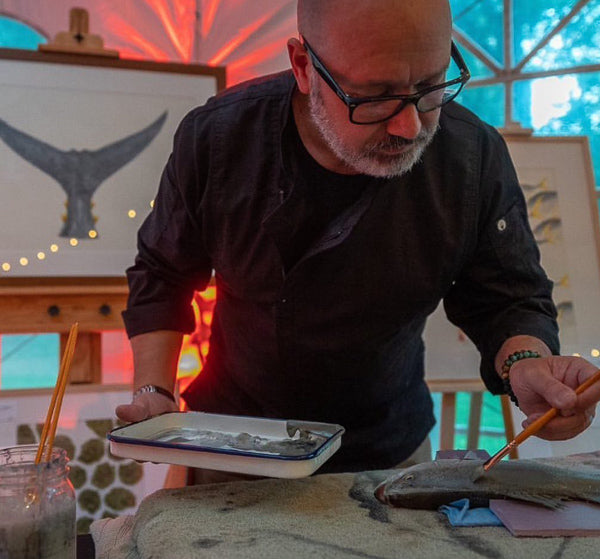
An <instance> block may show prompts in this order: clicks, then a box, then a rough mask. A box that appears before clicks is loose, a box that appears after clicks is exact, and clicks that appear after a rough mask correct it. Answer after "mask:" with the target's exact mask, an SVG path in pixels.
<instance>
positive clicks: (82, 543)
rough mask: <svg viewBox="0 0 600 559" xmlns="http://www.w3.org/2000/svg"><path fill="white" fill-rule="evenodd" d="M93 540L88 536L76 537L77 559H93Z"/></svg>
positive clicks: (80, 535)
mask: <svg viewBox="0 0 600 559" xmlns="http://www.w3.org/2000/svg"><path fill="white" fill-rule="evenodd" d="M95 557H96V550H95V548H94V540H93V539H92V536H91V535H90V534H79V535H78V536H77V559H95Z"/></svg>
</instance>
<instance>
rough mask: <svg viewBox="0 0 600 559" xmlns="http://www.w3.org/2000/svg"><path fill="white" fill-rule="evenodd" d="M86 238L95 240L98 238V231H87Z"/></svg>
mask: <svg viewBox="0 0 600 559" xmlns="http://www.w3.org/2000/svg"><path fill="white" fill-rule="evenodd" d="M88 236H89V237H90V239H95V238H96V237H97V236H98V231H96V230H95V229H90V231H88Z"/></svg>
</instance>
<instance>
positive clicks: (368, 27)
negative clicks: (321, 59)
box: [298, 0, 452, 52]
mask: <svg viewBox="0 0 600 559" xmlns="http://www.w3.org/2000/svg"><path fill="white" fill-rule="evenodd" d="M451 30H452V20H451V15H450V6H449V3H448V0H298V31H299V33H300V34H301V35H303V36H304V37H306V38H307V39H308V41H309V42H310V43H311V45H313V46H315V48H319V52H323V51H324V49H327V48H328V44H329V43H331V42H334V43H335V44H336V47H337V48H339V47H347V46H349V45H351V44H353V43H354V44H356V42H357V41H368V40H369V38H373V37H374V36H382V35H383V36H387V37H389V38H390V40H398V39H402V38H405V39H406V43H408V42H409V41H410V42H413V44H414V42H415V41H416V42H417V43H419V44H427V43H428V42H429V41H431V40H432V39H434V40H435V39H437V40H445V41H446V44H447V45H448V48H449V45H450V40H451Z"/></svg>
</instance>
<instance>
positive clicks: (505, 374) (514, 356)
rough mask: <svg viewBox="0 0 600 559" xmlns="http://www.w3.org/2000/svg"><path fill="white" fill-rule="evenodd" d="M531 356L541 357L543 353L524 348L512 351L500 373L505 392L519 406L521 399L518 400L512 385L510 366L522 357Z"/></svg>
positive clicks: (527, 357)
mask: <svg viewBox="0 0 600 559" xmlns="http://www.w3.org/2000/svg"><path fill="white" fill-rule="evenodd" d="M531 357H533V358H535V357H541V355H540V354H539V353H538V352H537V351H531V350H526V349H522V350H521V351H515V352H514V353H511V354H510V355H509V356H508V358H507V359H506V361H504V364H503V365H502V372H501V373H500V376H501V377H502V385H503V386H504V393H505V394H507V395H508V397H509V398H510V399H511V401H512V402H513V403H514V404H515V406H517V407H518V406H519V400H517V397H516V396H515V393H514V392H513V389H512V386H511V385H510V368H511V367H512V366H513V365H514V364H515V363H516V362H517V361H520V360H521V359H529V358H531Z"/></svg>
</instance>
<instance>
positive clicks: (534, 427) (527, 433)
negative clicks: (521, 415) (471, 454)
mask: <svg viewBox="0 0 600 559" xmlns="http://www.w3.org/2000/svg"><path fill="white" fill-rule="evenodd" d="M599 380H600V369H599V370H598V371H596V374H594V375H592V376H591V377H590V378H588V379H587V380H586V381H584V382H583V383H581V384H580V385H579V386H578V387H577V389H576V390H575V394H581V393H582V392H583V391H584V390H587V389H588V388H589V387H590V386H592V384H594V383H596V382H598V381H599ZM557 413H558V410H557V409H556V408H551V409H549V410H548V411H547V412H546V413H545V414H544V415H542V417H540V418H538V419H536V420H535V421H534V422H533V423H532V424H531V425H529V426H528V427H527V428H526V429H524V430H523V431H521V432H520V433H519V434H518V435H517V436H516V437H515V438H514V439H513V440H512V441H510V442H509V443H508V444H507V445H506V446H505V447H504V448H502V449H501V450H500V451H498V452H497V453H496V454H494V456H492V457H491V458H488V460H486V461H485V462H484V464H483V472H482V474H483V473H485V472H487V471H489V469H490V468H492V467H493V466H494V465H495V464H497V463H498V462H500V460H502V458H504V457H505V456H506V455H507V454H508V453H509V452H510V451H511V450H512V449H513V448H515V447H516V446H518V445H520V444H521V443H522V442H523V441H524V440H526V439H528V438H529V437H531V435H535V434H536V433H537V432H538V431H539V430H540V429H541V428H542V427H543V426H544V425H546V423H548V421H550V420H551V419H552V418H553V417H555V416H556V414H557Z"/></svg>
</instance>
